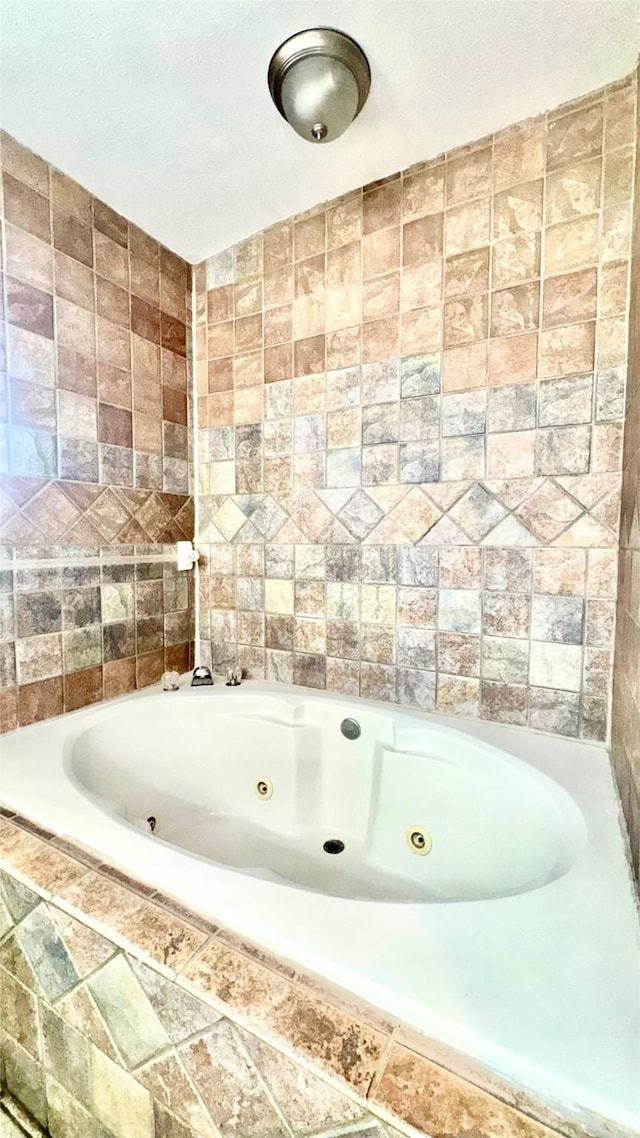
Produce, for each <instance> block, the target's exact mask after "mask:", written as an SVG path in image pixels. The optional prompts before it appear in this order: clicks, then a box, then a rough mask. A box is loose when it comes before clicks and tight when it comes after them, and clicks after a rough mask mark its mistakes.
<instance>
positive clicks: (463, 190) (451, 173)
mask: <svg viewBox="0 0 640 1138" xmlns="http://www.w3.org/2000/svg"><path fill="white" fill-rule="evenodd" d="M491 174H492V148H491V146H485V147H482V148H481V149H479V150H472V151H471V152H470V153H468V154H462V155H460V156H459V157H453V158H447V162H446V179H445V192H446V202H447V206H452V205H458V204H459V203H460V202H465V201H469V200H470V199H471V198H479V197H482V196H483V194H488V193H490V192H491V180H492V179H491Z"/></svg>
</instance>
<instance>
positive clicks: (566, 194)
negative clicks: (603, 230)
mask: <svg viewBox="0 0 640 1138" xmlns="http://www.w3.org/2000/svg"><path fill="white" fill-rule="evenodd" d="M601 181H602V162H601V160H600V159H599V158H596V159H594V160H592V161H591V162H583V163H581V164H580V165H578V166H569V167H565V168H564V169H562V170H558V171H557V173H555V174H550V175H549V176H548V178H547V185H546V196H545V221H546V224H547V225H554V224H555V223H556V222H558V221H570V220H571V219H572V218H574V217H576V216H577V215H581V214H592V213H596V212H597V210H598V208H599V206H600V185H601Z"/></svg>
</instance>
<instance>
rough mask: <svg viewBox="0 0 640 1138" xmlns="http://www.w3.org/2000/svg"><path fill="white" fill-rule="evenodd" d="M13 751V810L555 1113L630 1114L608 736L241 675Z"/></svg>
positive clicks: (634, 1008)
mask: <svg viewBox="0 0 640 1138" xmlns="http://www.w3.org/2000/svg"><path fill="white" fill-rule="evenodd" d="M187 683H188V681H187V680H186V679H185V681H184V684H185V685H186V684H187ZM345 718H353V719H355V720H356V721H357V723H358V724H359V726H360V732H361V733H360V735H359V737H358V738H356V739H348V738H346V737H345V736H344V735H343V733H342V731H341V724H342V722H343V720H344V719H345ZM0 749H1V766H0V799H1V801H2V802H3V804H4V805H6V806H8V807H11V808H13V809H15V810H17V811H19V812H21V813H23V814H25V815H26V816H27V817H29V818H31V819H32V820H33V821H35V822H39V823H40V824H42V825H44V826H46V827H48V828H49V829H53V830H56V831H58V832H60V833H62V834H64V835H66V836H68V837H69V838H71V839H72V840H75V841H77V842H79V843H81V844H82V845H84V846H85V847H88V848H90V849H93V850H95V851H96V852H97V853H98V854H99V855H100V856H101V857H102V858H103V859H104V860H107V861H110V862H111V863H113V864H114V865H116V866H118V867H119V868H121V869H123V870H125V871H128V872H129V873H131V874H132V875H134V876H136V877H138V878H140V879H142V880H143V881H145V882H148V883H150V884H152V885H154V886H155V887H156V888H158V889H160V890H163V891H164V892H166V893H169V894H172V895H173V896H175V897H177V898H179V899H180V900H182V901H183V902H184V903H185V904H186V905H189V906H191V907H193V908H195V909H197V910H198V911H200V912H202V913H203V914H205V915H206V916H209V917H211V918H212V919H213V920H215V921H217V922H219V923H221V924H223V925H227V926H228V927H230V928H232V929H234V930H235V931H237V932H238V933H240V934H242V935H244V936H247V937H250V938H252V939H253V940H254V941H255V942H256V943H258V944H259V945H261V946H263V947H264V948H266V949H271V950H272V951H274V952H276V953H278V954H281V955H284V956H286V957H287V958H289V959H290V960H292V961H293V962H295V963H296V964H297V965H298V966H300V967H301V968H303V969H308V970H310V971H312V972H313V973H315V974H317V975H318V976H321V977H324V978H325V979H327V980H328V981H329V982H331V983H335V984H338V985H340V986H341V987H342V988H345V989H347V990H348V991H350V992H352V993H353V994H354V995H355V996H357V997H359V998H362V999H364V1000H366V1001H368V1002H370V1003H372V1004H374V1005H375V1006H377V1007H378V1008H380V1009H382V1010H383V1011H385V1012H386V1013H388V1014H389V1015H390V1016H391V1017H394V1018H397V1019H398V1020H400V1021H403V1022H404V1023H406V1024H409V1025H411V1026H413V1027H415V1028H417V1029H419V1030H420V1031H422V1032H423V1033H425V1034H426V1035H429V1036H431V1037H432V1038H433V1039H435V1040H437V1041H439V1042H440V1043H442V1044H444V1045H445V1046H446V1047H449V1048H453V1049H455V1050H456V1051H458V1052H461V1053H462V1054H464V1055H467V1056H469V1057H470V1058H471V1059H473V1060H475V1061H477V1062H478V1063H479V1064H481V1065H482V1066H484V1067H485V1068H487V1069H488V1070H490V1071H492V1072H495V1073H497V1074H498V1075H500V1076H501V1077H503V1078H506V1079H507V1080H508V1081H510V1082H511V1083H515V1084H517V1085H520V1086H522V1087H525V1088H527V1089H529V1090H531V1091H533V1092H534V1093H536V1094H537V1095H538V1096H539V1097H540V1098H541V1099H543V1100H544V1101H545V1102H547V1103H548V1104H549V1105H550V1106H551V1107H552V1108H555V1109H558V1108H559V1104H561V1105H562V1113H563V1114H564V1115H565V1116H566V1115H567V1114H568V1115H569V1116H573V1117H574V1118H575V1119H576V1121H579V1120H580V1119H581V1118H586V1117H588V1114H589V1113H590V1112H594V1113H595V1114H597V1115H601V1116H602V1117H603V1118H605V1119H610V1120H612V1121H614V1122H615V1123H617V1124H619V1125H620V1126H626V1127H628V1128H630V1129H632V1130H633V1129H634V1128H639V1127H640V1086H639V1080H638V1071H639V1070H640V1007H639V1003H640V996H639V982H638V981H639V975H640V973H639V967H640V952H639V948H638V926H637V919H636V911H635V906H634V897H633V889H632V885H631V881H630V876H629V870H628V865H627V862H626V859H625V851H624V842H623V839H622V835H621V832H620V829H619V820H618V808H617V801H616V797H615V793H614V790H613V785H612V781H611V776H610V772H609V765H608V758H607V754H606V752H605V751H604V750H603V749H602V748H600V747H596V746H591V745H586V744H581V743H576V742H571V741H568V740H562V739H558V738H556V737H551V736H545V735H540V734H536V733H533V732H529V731H524V730H521V729H519V728H506V727H499V726H496V725H493V724H488V723H475V722H470V721H466V720H456V719H453V718H444V717H442V716H436V715H424V714H421V713H419V712H415V713H414V712H403V711H399V710H397V709H395V708H391V707H389V706H388V705H383V704H376V703H372V702H368V701H364V700H355V699H349V700H346V699H343V698H341V697H336V696H330V695H328V694H323V693H312V692H310V691H309V690H307V689H303V688H297V689H296V688H288V687H284V686H282V685H274V684H264V683H258V682H250V683H245V684H243V685H242V687H240V688H239V689H229V688H226V687H225V686H216V687H214V688H200V689H191V688H189V687H188V686H184V687H183V688H182V690H181V691H179V692H177V693H163V692H160V691H154V692H151V693H141V694H139V695H135V696H129V697H126V698H124V699H119V700H114V701H112V702H110V703H108V704H104V705H101V706H100V707H98V708H89V709H86V710H83V711H79V712H75V713H74V714H72V715H67V716H64V717H60V718H58V719H54V720H50V721H48V722H46V723H43V724H38V725H35V726H33V727H29V728H23V729H22V730H21V731H18V732H15V733H13V734H12V735H8V736H5V737H4V738H3V740H2V742H1V743H0ZM151 817H152V818H154V819H155V830H154V832H153V833H152V832H151V829H150V824H149V823H148V822H147V819H148V818H151ZM335 842H337V843H340V844H342V845H343V846H344V848H343V849H342V851H341V852H339V853H337V854H336V853H328V852H325V849H324V846H325V843H335ZM328 848H329V849H332V848H339V847H335V846H332V845H331V844H330V845H329V847H328ZM606 1132H607V1130H606V1127H604V1128H603V1129H602V1133H603V1134H605V1133H606Z"/></svg>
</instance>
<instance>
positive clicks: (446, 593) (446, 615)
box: [438, 589, 481, 633]
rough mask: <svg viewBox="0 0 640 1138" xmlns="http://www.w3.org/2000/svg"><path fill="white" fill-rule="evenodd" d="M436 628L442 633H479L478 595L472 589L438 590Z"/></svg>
mask: <svg viewBox="0 0 640 1138" xmlns="http://www.w3.org/2000/svg"><path fill="white" fill-rule="evenodd" d="M438 628H439V629H440V630H441V631H444V632H464V633H475V632H480V629H481V615H480V594H479V593H478V592H477V591H476V590H473V589H440V592H439V599H438Z"/></svg>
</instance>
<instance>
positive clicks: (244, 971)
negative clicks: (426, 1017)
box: [183, 669, 393, 1093]
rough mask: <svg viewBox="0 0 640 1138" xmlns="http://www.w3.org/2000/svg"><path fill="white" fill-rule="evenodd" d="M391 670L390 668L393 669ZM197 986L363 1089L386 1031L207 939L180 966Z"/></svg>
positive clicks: (195, 986)
mask: <svg viewBox="0 0 640 1138" xmlns="http://www.w3.org/2000/svg"><path fill="white" fill-rule="evenodd" d="M392 671H393V669H392ZM183 976H184V978H185V980H186V981H188V982H189V984H190V985H191V986H193V987H194V988H195V990H196V991H200V992H202V993H203V994H204V995H205V996H207V997H210V998H213V999H214V1000H215V1002H216V1003H217V1004H218V1006H228V1007H230V1008H232V1009H234V1010H235V1012H236V1013H237V1014H238V1015H240V1016H242V1015H249V1014H250V1015H251V1018H252V1019H253V1020H254V1021H257V1022H259V1023H261V1024H262V1025H263V1026H264V1028H265V1029H266V1030H267V1031H268V1032H269V1033H272V1034H273V1035H274V1036H275V1037H277V1038H280V1039H281V1040H283V1041H285V1042H286V1043H287V1044H288V1045H289V1046H291V1047H295V1048H297V1049H298V1050H299V1051H300V1053H301V1054H303V1055H306V1056H307V1057H308V1058H309V1059H311V1060H313V1061H315V1062H317V1063H319V1064H320V1065H321V1066H323V1067H325V1068H326V1069H328V1070H329V1071H331V1072H332V1073H333V1074H335V1075H338V1076H339V1077H340V1078H342V1079H344V1080H345V1081H346V1082H347V1083H349V1084H350V1085H351V1086H352V1087H354V1088H355V1089H356V1090H357V1091H359V1092H360V1093H363V1091H364V1092H366V1089H367V1088H368V1086H369V1083H370V1080H371V1078H372V1075H373V1072H374V1069H375V1066H376V1064H377V1062H378V1060H379V1058H380V1055H381V1053H382V1048H383V1046H384V1043H385V1036H383V1035H382V1034H381V1033H380V1032H378V1031H375V1030H373V1029H371V1028H368V1027H366V1026H365V1025H364V1024H362V1023H360V1022H359V1021H357V1020H354V1019H350V1018H349V1017H348V1016H346V1015H345V1014H344V1013H342V1012H339V1011H337V1010H335V1009H332V1008H331V1006H330V1005H328V1004H322V1003H320V1002H319V1001H318V1000H316V998H315V997H313V996H311V995H310V994H308V993H306V992H305V991H304V990H303V989H300V988H296V987H295V986H293V985H291V984H290V983H289V981H287V980H286V979H285V978H284V977H281V976H278V975H277V974H276V973H274V972H270V971H269V970H267V969H265V968H263V967H262V966H261V965H259V964H257V963H255V962H253V961H251V960H249V959H248V958H247V957H242V956H240V955H239V954H238V953H234V952H231V951H229V950H228V949H226V948H225V947H224V946H222V945H220V944H216V943H215V942H214V943H212V944H211V945H210V946H209V947H207V948H206V949H205V950H204V951H203V952H202V953H201V954H200V955H199V956H198V957H197V959H195V960H194V961H193V962H192V963H191V964H190V965H189V966H188V967H187V968H186V969H185V970H184V973H183Z"/></svg>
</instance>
